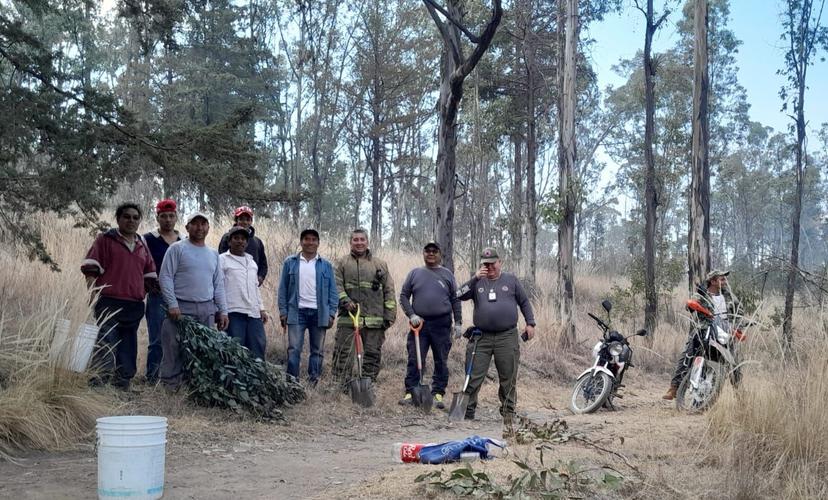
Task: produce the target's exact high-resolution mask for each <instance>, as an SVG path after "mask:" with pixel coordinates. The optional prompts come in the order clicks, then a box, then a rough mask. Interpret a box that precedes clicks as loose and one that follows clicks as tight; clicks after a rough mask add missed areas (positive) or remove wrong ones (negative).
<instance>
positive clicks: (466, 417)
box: [463, 412, 474, 420]
mask: <svg viewBox="0 0 828 500" xmlns="http://www.w3.org/2000/svg"><path fill="white" fill-rule="evenodd" d="M463 420H474V412H471V413H469V412H466V414H465V415H464V416H463Z"/></svg>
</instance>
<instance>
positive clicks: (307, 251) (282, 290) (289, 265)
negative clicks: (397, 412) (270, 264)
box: [279, 229, 339, 385]
mask: <svg viewBox="0 0 828 500" xmlns="http://www.w3.org/2000/svg"><path fill="white" fill-rule="evenodd" d="M299 243H300V244H301V246H302V251H301V252H299V253H298V254H295V255H291V256H289V257H288V258H286V259H285V262H284V263H283V264H282V275H281V277H280V279H279V321H280V322H281V324H282V328H287V335H288V363H287V372H288V373H289V374H291V375H293V376H294V377H296V378H299V363H300V361H301V359H302V346H303V344H304V341H305V330H307V332H308V343H309V344H310V356H309V357H308V381H309V382H310V383H311V385H316V383H317V382H318V381H319V375H320V374H321V373H322V358H323V346H324V344H325V330H327V329H328V328H330V326H331V325H333V322H334V317H335V316H336V308H337V305H338V303H339V301H338V295H337V291H336V279H335V277H334V272H333V266H332V265H331V263H330V262H329V261H328V260H326V259H324V258H322V257H321V256H320V255H319V254H318V253H317V251H318V249H319V233H318V232H316V230H315V229H305V230H304V231H302V234H301V235H300V236H299Z"/></svg>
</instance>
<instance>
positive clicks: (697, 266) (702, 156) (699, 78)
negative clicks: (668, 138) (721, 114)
mask: <svg viewBox="0 0 828 500" xmlns="http://www.w3.org/2000/svg"><path fill="white" fill-rule="evenodd" d="M695 4H696V5H695V13H694V20H695V32H696V33H695V34H696V37H695V43H694V45H693V46H694V61H693V63H694V66H693V77H694V78H693V162H692V165H691V173H692V175H691V177H692V180H691V185H690V228H689V229H690V231H689V232H690V234H689V235H688V248H687V250H688V251H687V257H688V260H689V262H688V264H689V266H688V269H689V274H690V276H689V283H688V284H689V287H690V292H691V293H692V292H693V291H694V290H695V287H696V285H698V284H699V283H700V282H701V281H702V280H703V279H704V277H705V275H706V274H707V273H708V271H710V162H709V150H708V147H709V143H710V129H709V121H708V113H707V102H708V90H709V87H710V79H709V78H708V64H707V0H696V1H695Z"/></svg>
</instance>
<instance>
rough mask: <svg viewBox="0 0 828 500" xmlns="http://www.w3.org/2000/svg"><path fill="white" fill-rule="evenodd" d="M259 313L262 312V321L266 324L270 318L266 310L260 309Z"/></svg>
mask: <svg viewBox="0 0 828 500" xmlns="http://www.w3.org/2000/svg"><path fill="white" fill-rule="evenodd" d="M261 314H262V323H264V324H265V325H266V324H267V322H268V320H269V319H270V316H269V315H268V314H267V311H264V310H263V311H261Z"/></svg>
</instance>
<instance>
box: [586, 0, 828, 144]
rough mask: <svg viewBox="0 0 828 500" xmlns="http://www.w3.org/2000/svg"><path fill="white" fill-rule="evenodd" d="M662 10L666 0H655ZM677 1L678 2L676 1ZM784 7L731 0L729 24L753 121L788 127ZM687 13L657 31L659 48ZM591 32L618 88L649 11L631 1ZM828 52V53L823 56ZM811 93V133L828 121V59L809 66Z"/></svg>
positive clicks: (596, 60)
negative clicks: (783, 93) (782, 92)
mask: <svg viewBox="0 0 828 500" xmlns="http://www.w3.org/2000/svg"><path fill="white" fill-rule="evenodd" d="M654 3H655V7H656V10H657V11H660V9H661V7H662V5H663V3H664V2H663V1H661V0H655V2H654ZM673 4H675V2H673ZM781 9H782V3H781V1H777V0H731V2H730V23H729V28H730V29H731V30H732V31H733V32H734V34H735V35H736V38H737V39H739V40H741V41H742V45H741V47H739V53H738V54H737V56H736V63H737V65H738V66H739V73H738V77H739V83H741V85H742V86H743V87H745V89H746V91H747V100H748V103H750V117H751V120H754V121H758V122H761V123H762V124H763V125H769V126H771V127H773V128H774V129H776V130H778V131H784V130H786V128H787V127H788V125H789V124H790V123H791V119H790V118H789V117H787V116H786V115H785V114H783V113H782V112H781V111H780V109H781V106H782V101H781V100H780V99H779V89H780V87H781V86H782V84H783V83H784V79H783V77H782V76H779V75H777V74H776V71H777V70H778V69H781V68H782V66H783V64H784V59H783V57H784V42H783V41H782V40H781V39H780V36H781V34H782V26H781V24H780V22H779V19H780V15H779V13H780V12H781ZM680 16H681V12H680V11H678V12H674V13H672V14H671V15H670V16H669V17H668V18H667V20H666V21H665V26H664V27H663V28H662V29H661V30H660V31H659V32H658V33H657V34H656V39H655V42H654V45H655V50H663V49H665V48H668V47H671V46H673V45H674V44H675V42H676V40H677V39H678V36H677V35H676V33H675V22H676V21H677V20H678V19H680ZM821 24H822V25H825V24H828V13H826V14H824V15H823V19H822V22H821ZM588 34H589V36H590V37H592V38H594V39H595V40H596V43H595V45H594V46H593V50H592V54H591V58H592V61H593V66H594V68H595V70H596V71H597V73H598V78H599V84H600V86H601V88H602V89H603V88H604V87H606V86H607V85H612V86H617V85H620V84H622V83H623V79H622V78H621V77H619V76H618V75H616V74H615V73H614V72H613V71H612V66H613V65H614V64H616V63H617V62H618V61H619V60H620V59H628V58H630V57H633V56H634V55H635V53H636V51H638V50H641V48H643V46H644V15H643V14H641V12H640V11H638V10H637V9H635V7H634V6H632V2H628V3H627V4H626V5H625V7H624V11H623V12H622V13H620V14H614V15H611V16H609V17H608V18H607V19H606V20H604V21H602V22H601V23H596V24H595V25H593V26H591V27H590V28H589V31H588ZM823 55H825V56H828V54H823ZM807 81H808V87H809V91H808V92H807V93H806V96H805V118H806V120H807V121H808V122H809V124H810V130H809V134H810V133H812V132H813V131H814V130H816V129H818V128H819V126H820V124H822V123H824V122H828V100H826V99H825V98H824V97H823V95H822V94H823V93H824V92H825V91H827V90H828V62H820V61H819V58H817V60H816V63H815V64H814V65H813V66H811V67H810V68H809V69H808V76H807Z"/></svg>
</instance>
